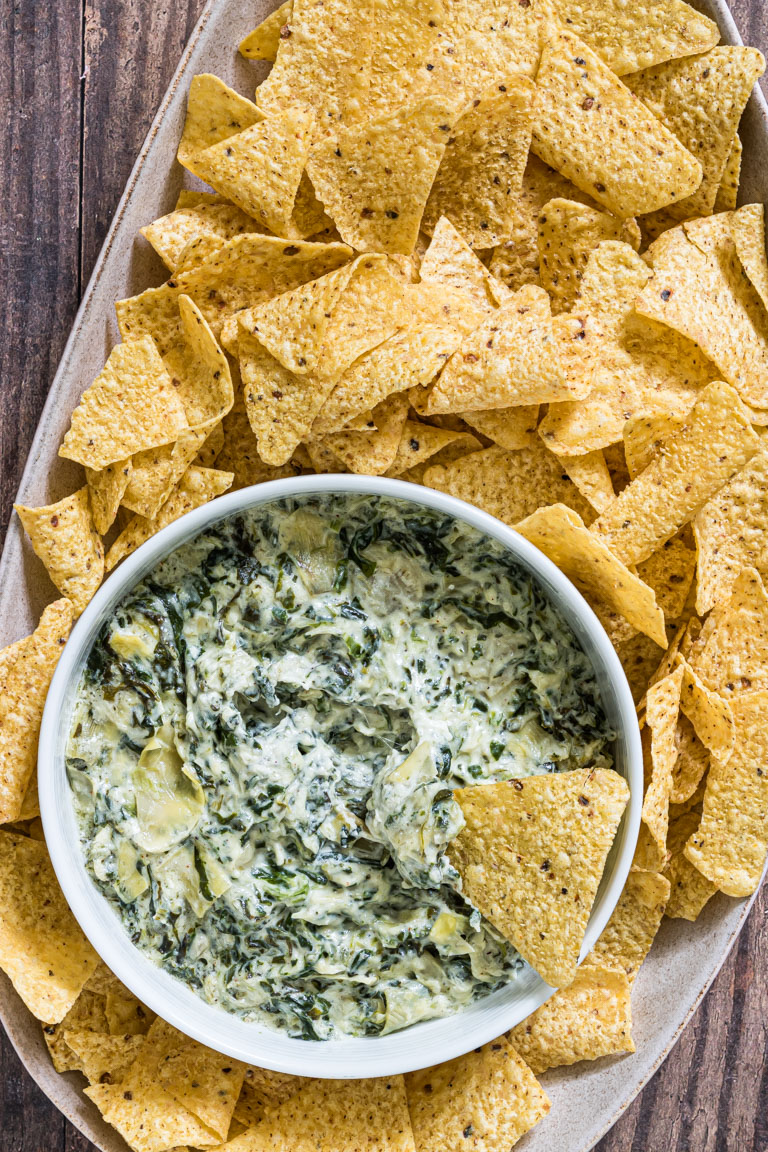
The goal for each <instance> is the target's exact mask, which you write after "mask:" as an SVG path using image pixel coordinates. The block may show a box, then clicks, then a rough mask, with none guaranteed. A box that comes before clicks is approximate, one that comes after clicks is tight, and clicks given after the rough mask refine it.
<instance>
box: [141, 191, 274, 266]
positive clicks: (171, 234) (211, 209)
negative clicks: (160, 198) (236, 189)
mask: <svg viewBox="0 0 768 1152" xmlns="http://www.w3.org/2000/svg"><path fill="white" fill-rule="evenodd" d="M259 230H260V229H259V228H258V226H257V224H256V221H255V220H253V219H251V217H250V216H247V215H246V214H245V212H241V211H240V209H239V208H236V207H235V206H234V204H220V203H216V204H199V205H193V206H190V207H185V208H176V209H175V210H174V211H173V212H169V213H168V215H167V216H161V217H160V218H159V219H158V220H153V222H152V223H151V224H146V225H145V226H144V227H143V228H141V229H140V232H141V234H142V236H144V237H145V239H147V240H148V241H149V243H150V244H151V245H152V247H153V248H154V250H155V252H157V254H158V256H159V257H160V259H161V260H162V261H163V263H164V264H165V266H166V268H168V269H170V271H171V272H175V271H177V269H178V268H179V264H180V263H181V259H182V254H183V253H185V252H186V250H187V248H188V246H189V244H190V241H192V240H196V239H199V238H201V237H203V238H205V239H206V240H208V241H210V242H211V243H213V244H214V245H215V247H216V248H220V247H221V246H222V245H223V244H225V243H226V241H227V240H232V239H233V238H234V237H235V236H240V235H241V234H242V233H243V232H258V231H259Z"/></svg>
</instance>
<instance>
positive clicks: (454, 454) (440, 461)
mask: <svg viewBox="0 0 768 1152" xmlns="http://www.w3.org/2000/svg"><path fill="white" fill-rule="evenodd" d="M481 448H482V444H481V443H480V441H479V440H478V439H477V438H476V437H475V436H473V435H472V434H471V432H460V433H457V439H456V440H454V442H453V443H452V444H448V445H446V447H445V448H441V449H440V451H439V452H436V453H435V454H434V456H430V458H429V460H426V461H425V462H424V463H423V464H415V465H414V466H413V467H412V468H409V469H408V471H407V472H402V473H401V474H400V476H399V479H400V480H407V481H408V482H409V483H410V484H423V483H424V476H425V474H426V472H427V469H429V468H431V467H434V466H435V465H439V466H441V467H442V466H444V465H447V464H453V462H454V461H455V460H461V459H462V457H464V456H469V455H471V454H472V453H473V452H478V451H479V450H480V449H481Z"/></svg>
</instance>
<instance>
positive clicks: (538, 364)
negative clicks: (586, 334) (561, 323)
mask: <svg viewBox="0 0 768 1152" xmlns="http://www.w3.org/2000/svg"><path fill="white" fill-rule="evenodd" d="M585 394H586V390H585V389H580V388H579V387H574V386H573V383H572V382H571V381H570V380H569V379H568V378H567V376H566V373H565V370H564V368H563V365H562V362H561V359H560V355H559V344H558V342H557V340H556V339H555V336H554V333H553V329H552V314H551V311H550V305H549V296H548V295H547V293H546V292H545V291H544V289H543V288H537V287H536V286H535V285H533V284H528V285H526V286H525V287H524V288H521V289H520V290H519V291H518V292H516V293H514V295H512V296H510V297H509V299H508V300H507V301H506V302H505V303H504V304H503V305H502V306H501V307H500V308H499V309H497V311H496V312H495V313H493V314H492V315H491V316H489V317H488V319H487V320H486V321H485V323H484V324H481V325H480V327H479V328H477V329H475V331H474V332H472V334H471V335H470V336H468V337H467V338H466V339H465V340H464V341H463V342H462V344H461V346H460V347H459V348H458V349H457V351H456V352H455V353H454V354H453V356H452V357H451V359H450V360H449V361H448V363H447V364H446V366H445V368H444V369H443V371H442V373H441V374H440V377H439V379H438V381H437V383H436V385H435V387H434V388H433V389H432V392H431V393H430V395H429V400H428V403H427V412H428V413H429V414H431V413H434V412H462V411H464V410H477V409H480V410H484V409H487V408H506V407H508V406H510V405H517V404H521V405H522V404H526V405H529V404H545V403H548V402H550V401H554V400H563V399H565V398H568V399H574V398H576V397H578V396H579V395H581V396H583V395H585Z"/></svg>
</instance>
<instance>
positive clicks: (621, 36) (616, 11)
mask: <svg viewBox="0 0 768 1152" xmlns="http://www.w3.org/2000/svg"><path fill="white" fill-rule="evenodd" d="M555 11H556V13H557V15H558V16H559V17H560V19H561V20H562V21H563V23H565V24H567V25H568V27H569V28H571V29H572V31H573V32H575V33H576V35H577V36H581V37H582V39H584V40H586V42H587V43H588V44H589V45H590V46H591V47H592V48H594V50H595V51H596V52H598V53H599V54H600V56H601V57H602V59H603V60H605V62H606V64H607V65H608V67H609V68H611V69H612V70H613V71H614V72H615V73H616V75H617V76H625V75H626V74H627V73H628V72H639V71H640V69H641V68H651V67H652V66H653V65H654V64H660V63H661V62H662V61H663V60H674V59H676V58H677V57H678V56H691V55H692V54H693V53H695V52H706V51H707V49H708V48H712V47H713V46H714V45H715V44H717V43H718V41H719V39H720V30H719V28H718V27H717V24H715V22H714V20H710V19H709V18H708V17H707V16H704V15H702V13H701V12H697V11H696V9H695V8H692V7H691V6H690V4H685V3H684V2H683V0H638V2H636V3H633V4H631V5H627V4H625V3H624V2H623V0H589V2H588V3H585V2H584V0H555Z"/></svg>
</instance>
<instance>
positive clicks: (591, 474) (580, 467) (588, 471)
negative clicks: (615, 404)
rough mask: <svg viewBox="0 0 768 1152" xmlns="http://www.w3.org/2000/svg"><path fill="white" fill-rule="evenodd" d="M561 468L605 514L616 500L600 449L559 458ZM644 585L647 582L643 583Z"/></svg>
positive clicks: (590, 501) (587, 498)
mask: <svg viewBox="0 0 768 1152" xmlns="http://www.w3.org/2000/svg"><path fill="white" fill-rule="evenodd" d="M560 462H561V464H562V465H563V468H564V469H565V471H566V472H567V473H568V475H569V476H570V478H571V480H573V482H574V484H575V485H576V487H577V488H578V490H579V492H581V494H582V496H583V497H584V498H585V499H586V500H588V501H589V503H590V504H591V505H592V507H593V508H594V509H595V511H596V512H605V510H606V509H607V508H610V507H611V505H612V504H613V501H614V500H615V499H616V493H615V492H614V490H613V481H612V479H611V473H610V472H609V471H608V465H607V463H606V460H605V453H604V452H603V451H602V450H601V449H599V448H598V449H597V451H595V452H587V454H586V455H585V456H561V457H560ZM644 579H645V578H644ZM645 582H646V584H647V583H648V581H647V580H646V581H645Z"/></svg>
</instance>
